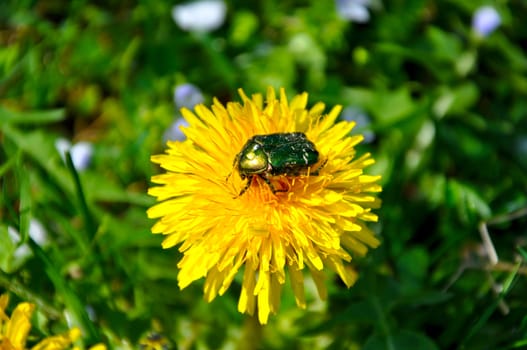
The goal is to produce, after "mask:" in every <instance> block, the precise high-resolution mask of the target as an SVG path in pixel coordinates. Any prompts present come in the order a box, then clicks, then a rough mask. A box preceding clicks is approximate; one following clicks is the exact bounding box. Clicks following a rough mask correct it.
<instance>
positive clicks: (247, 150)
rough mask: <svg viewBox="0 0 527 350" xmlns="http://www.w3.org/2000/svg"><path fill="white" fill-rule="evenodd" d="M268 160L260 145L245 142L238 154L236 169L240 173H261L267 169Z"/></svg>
mask: <svg viewBox="0 0 527 350" xmlns="http://www.w3.org/2000/svg"><path fill="white" fill-rule="evenodd" d="M268 165H269V160H268V159H267V154H265V152H264V150H263V149H262V147H261V146H260V145H259V144H258V143H256V142H252V143H249V144H247V145H246V146H245V147H244V148H243V150H242V152H241V153H240V154H239V159H238V170H239V172H240V175H242V177H243V175H249V174H261V173H263V172H265V171H266V170H267V167H268Z"/></svg>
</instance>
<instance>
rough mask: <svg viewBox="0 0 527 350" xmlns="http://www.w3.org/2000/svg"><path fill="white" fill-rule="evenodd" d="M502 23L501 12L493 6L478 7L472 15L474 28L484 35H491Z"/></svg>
mask: <svg viewBox="0 0 527 350" xmlns="http://www.w3.org/2000/svg"><path fill="white" fill-rule="evenodd" d="M500 24H501V17H500V14H499V13H498V11H496V9H495V8H494V7H492V6H482V7H480V8H478V9H477V10H476V12H474V17H472V29H473V30H474V31H475V32H476V33H477V34H478V35H480V36H482V37H486V36H489V35H490V34H491V33H492V32H493V31H494V30H496V28H498V27H499V26H500Z"/></svg>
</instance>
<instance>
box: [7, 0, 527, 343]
mask: <svg viewBox="0 0 527 350" xmlns="http://www.w3.org/2000/svg"><path fill="white" fill-rule="evenodd" d="M383 3H384V4H383V5H382V6H380V7H377V8H373V9H370V15H371V18H370V20H369V21H368V22H367V23H364V24H358V23H350V22H347V21H344V20H342V19H340V18H338V16H337V14H336V12H335V8H334V4H333V2H332V1H328V2H324V1H317V0H306V1H297V2H294V1H285V2H284V1H277V0H273V1H260V2H243V1H232V2H229V3H228V13H227V18H226V21H225V23H224V24H223V25H222V26H221V27H220V28H219V29H218V30H215V31H213V32H210V33H206V34H205V33H202V34H192V33H188V32H185V31H182V30H181V29H179V28H178V26H177V25H176V24H175V23H174V21H173V19H172V17H171V14H170V13H171V8H172V6H173V5H174V3H172V2H167V1H156V2H153V1H152V2H147V1H124V2H117V1H110V2H109V3H108V4H103V3H102V2H97V3H94V2H89V1H82V0H79V1H70V2H66V1H64V2H61V1H51V2H49V1H48V2H46V1H4V2H2V4H1V5H0V141H1V148H0V189H1V195H0V292H3V291H7V292H8V293H9V294H10V295H11V297H12V302H11V304H10V305H11V308H10V309H12V307H13V306H14V305H15V304H16V302H17V301H21V300H26V301H31V302H34V303H36V304H37V307H38V310H39V316H38V317H35V320H34V334H37V335H38V334H56V333H59V332H61V331H63V330H65V329H66V328H68V327H69V325H68V323H67V321H66V316H65V315H66V314H67V315H68V319H69V320H71V322H73V324H76V325H79V326H81V327H82V329H83V338H84V340H85V344H94V343H96V342H99V341H103V342H104V343H106V344H107V345H108V347H109V348H110V349H128V348H136V347H137V344H138V343H139V339H140V338H141V337H142V336H144V335H145V334H148V333H149V332H151V331H156V332H159V333H161V334H163V335H164V336H165V337H166V338H167V339H168V340H169V342H170V344H171V346H172V348H174V349H176V348H179V349H219V348H224V349H230V348H240V349H246V348H250V347H254V348H261V349H283V348H287V349H318V348H321V349H322V348H324V349H410V348H415V349H417V348H418V349H520V348H523V347H525V346H527V301H526V298H525V290H526V288H527V283H526V282H527V279H526V274H527V271H526V266H525V262H526V260H527V254H526V253H525V251H526V250H527V248H526V242H527V236H526V232H527V231H526V227H527V215H525V214H526V212H525V208H526V207H527V99H526V98H525V96H527V74H526V72H527V56H526V54H525V51H524V50H523V49H522V47H523V46H524V44H525V40H526V37H527V29H526V27H525V25H524V19H525V18H526V16H527V5H526V4H525V3H524V2H523V1H521V0H509V1H500V2H496V3H495V6H496V8H497V9H498V11H499V13H500V15H501V19H502V23H501V25H500V26H499V27H498V28H497V29H496V31H494V32H493V33H492V34H490V35H489V36H488V37H484V38H483V37H477V36H476V35H475V34H474V33H473V31H472V29H471V20H472V15H473V13H474V11H475V10H476V9H477V8H478V7H479V6H480V5H484V4H488V2H486V1H477V0H472V1H464V2H457V1H425V0H412V1H406V2H403V1H384V2H383ZM182 83H192V84H194V85H196V86H198V87H199V88H200V89H201V90H202V91H203V94H204V96H205V100H206V104H211V102H212V97H214V96H215V97H217V98H218V99H219V100H220V101H222V102H226V101H229V100H238V97H237V92H236V89H237V88H238V87H241V88H243V89H244V90H245V91H246V92H247V93H248V94H251V93H255V92H261V93H265V90H266V88H267V86H268V85H272V86H274V87H284V88H285V89H286V91H287V92H288V94H289V95H290V96H292V95H294V94H295V93H296V92H302V91H307V92H309V94H310V97H309V100H310V102H311V103H314V102H316V101H324V102H325V103H326V105H327V106H328V107H331V106H334V105H336V104H341V105H343V106H344V107H347V106H353V107H357V108H360V109H361V110H362V111H364V112H365V113H366V114H367V115H368V116H369V117H370V119H371V124H370V125H369V126H368V128H369V130H371V131H373V132H374V133H375V140H374V141H373V142H372V143H369V144H363V145H360V146H359V147H358V151H359V153H363V152H372V153H373V155H374V158H375V159H376V160H377V163H376V165H375V166H374V167H372V169H370V171H371V173H373V174H382V176H383V177H382V182H383V192H382V193H381V195H380V196H381V198H382V200H383V205H382V208H381V209H380V210H379V211H378V212H379V215H380V221H379V223H378V224H375V225H372V227H373V229H374V230H375V232H377V233H378V234H379V237H380V239H381V240H382V242H383V243H382V245H381V246H380V247H379V248H378V249H376V250H374V251H371V252H370V253H369V255H368V256H367V257H366V258H364V259H361V260H360V261H358V269H359V271H360V278H359V281H358V282H357V284H356V285H355V286H354V287H353V288H351V289H350V290H348V289H346V288H345V286H343V285H342V284H341V283H340V282H338V281H337V279H333V278H332V277H330V278H328V281H327V284H328V288H329V297H328V300H327V302H320V301H319V300H318V299H317V297H316V296H315V295H314V294H313V293H311V292H310V290H309V288H306V289H307V291H308V300H309V306H308V309H307V310H300V309H298V308H296V306H295V305H294V297H293V295H292V293H291V291H290V290H288V288H284V291H285V292H284V293H283V296H282V298H283V300H282V305H281V310H280V312H279V314H278V315H277V316H273V317H271V319H270V322H269V324H268V325H267V326H265V327H259V326H257V325H255V324H254V320H253V319H251V318H249V317H246V316H245V315H242V314H239V313H238V312H237V310H236V305H237V299H238V295H239V290H240V284H239V281H238V282H235V283H234V285H233V286H232V287H231V288H230V289H229V291H228V292H227V293H226V295H224V296H222V297H219V298H216V300H214V302H212V303H210V304H208V303H206V302H205V301H204V300H203V297H202V296H203V293H202V286H203V283H202V282H198V283H194V284H193V285H191V286H190V287H188V288H186V289H185V290H183V291H180V290H179V288H178V286H177V280H176V278H177V272H178V271H177V266H176V264H177V261H178V260H179V258H180V253H179V252H178V251H177V249H169V250H163V249H162V248H161V241H162V237H159V236H155V235H152V234H151V233H150V227H151V226H152V224H153V221H152V220H149V219H147V217H146V213H145V212H146V209H147V208H148V207H150V206H151V205H152V204H153V203H154V200H153V198H151V197H149V196H147V195H146V191H147V188H148V187H149V186H150V182H149V180H150V177H151V176H152V175H153V174H157V173H159V172H160V169H158V168H156V167H155V166H154V165H153V164H152V163H151V162H150V160H149V158H150V155H152V154H157V153H160V152H162V150H163V148H164V144H163V134H164V132H165V130H166V129H167V128H169V126H170V125H171V123H172V122H173V121H174V119H175V116H176V114H177V111H176V109H175V107H174V104H173V89H174V87H175V86H176V85H179V84H182ZM326 110H327V109H326ZM58 138H66V139H68V140H72V141H73V142H74V143H75V142H78V141H89V142H91V143H92V144H93V145H94V154H93V158H92V161H91V164H90V165H89V167H88V168H87V169H86V170H83V171H77V170H75V167H74V166H73V164H72V162H71V160H70V159H69V158H66V160H67V161H66V162H64V161H63V160H62V159H61V157H60V155H59V153H58V152H57V150H56V148H55V142H56V140H57V139H58ZM35 219H36V220H38V221H39V222H40V223H42V225H43V226H44V228H45V230H46V232H47V235H48V240H47V243H46V244H39V243H37V242H35V241H33V239H31V238H30V236H29V230H30V223H31V221H32V220H35ZM482 222H483V223H487V228H488V232H489V236H490V238H491V240H492V243H493V246H494V247H495V249H496V252H497V255H498V257H499V262H498V264H496V265H491V264H490V261H489V259H488V255H487V253H486V252H485V251H484V250H482V247H483V240H482V238H481V235H480V230H479V227H480V223H482ZM9 230H11V231H12V230H16V231H17V232H19V233H20V237H21V241H20V242H19V243H14V242H13V241H12V239H11V238H10V236H9ZM20 244H27V245H28V247H29V250H30V252H31V254H30V255H29V256H26V257H20V256H18V255H16V254H15V252H16V251H17V248H18V246H19V245H20ZM498 286H499V287H500V289H498V290H495V288H496V287H498ZM504 311H507V313H504Z"/></svg>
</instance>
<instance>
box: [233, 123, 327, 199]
mask: <svg viewBox="0 0 527 350" xmlns="http://www.w3.org/2000/svg"><path fill="white" fill-rule="evenodd" d="M318 160H319V153H318V151H317V149H316V148H315V145H314V144H313V142H311V141H309V140H308V139H307V137H306V135H305V134H304V133H302V132H284V133H275V134H268V135H255V136H253V137H252V138H250V139H249V140H248V141H247V142H246V143H245V145H244V146H243V148H242V150H241V151H240V153H238V154H237V155H236V158H235V159H234V167H236V168H237V169H238V173H239V174H240V177H241V178H242V180H245V179H248V180H247V183H246V184H245V187H244V188H243V189H242V190H241V191H240V194H239V195H238V197H239V196H241V195H242V194H244V193H245V191H247V189H248V188H249V186H250V185H251V183H252V180H253V178H254V177H259V178H261V179H262V180H264V181H265V183H266V184H267V185H268V186H269V188H270V189H271V191H272V192H273V193H276V192H283V191H282V190H277V189H275V187H274V186H273V184H272V183H271V181H270V180H269V177H270V176H275V175H288V176H298V175H301V174H307V173H308V168H309V167H310V166H313V165H315V164H316V163H317V162H318ZM318 170H319V169H317V171H318ZM317 171H314V172H311V173H310V174H311V175H316V173H317Z"/></svg>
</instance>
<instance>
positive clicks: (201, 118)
mask: <svg viewBox="0 0 527 350" xmlns="http://www.w3.org/2000/svg"><path fill="white" fill-rule="evenodd" d="M239 93H240V96H241V98H242V103H236V102H230V103H227V105H226V106H224V105H222V104H221V103H220V102H219V101H217V100H214V103H213V105H212V107H211V108H210V109H209V108H207V107H205V106H203V105H198V106H196V107H195V109H194V112H191V111H190V110H188V109H183V110H182V113H183V116H184V118H185V119H186V121H187V122H188V125H189V126H188V127H187V128H185V129H184V130H183V132H184V134H185V136H186V139H185V140H184V141H169V142H168V143H167V145H168V149H167V151H166V153H165V154H162V155H155V156H153V157H152V161H153V162H154V163H157V164H159V165H160V166H161V167H162V168H163V169H165V170H166V172H165V173H164V174H160V175H155V176H153V177H152V182H153V183H155V184H156V185H157V186H154V187H152V188H150V189H149V194H150V195H152V196H154V197H156V198H157V200H158V203H157V204H156V205H154V206H153V207H152V208H150V209H149V210H148V216H149V217H150V218H156V219H158V220H157V222H156V223H155V224H154V226H153V227H152V232H153V233H158V234H163V235H165V236H166V238H165V240H164V241H163V244H162V246H163V247H164V248H170V247H173V246H176V245H177V246H179V250H180V251H181V252H182V253H183V258H182V259H181V261H180V262H179V263H178V267H179V269H180V271H179V274H178V282H179V286H180V288H185V287H186V286H188V285H189V284H190V283H192V282H193V281H195V280H198V279H200V278H203V277H204V278H205V287H204V293H205V298H206V299H207V300H208V301H211V300H213V299H214V298H215V297H216V296H217V295H222V294H224V293H225V292H226V291H227V289H228V288H229V286H230V284H231V283H232V281H233V279H234V277H235V276H236V275H237V273H238V272H240V273H242V271H243V280H242V290H241V295H240V298H239V302H238V310H239V311H240V312H244V313H249V314H251V315H252V314H253V313H254V312H255V311H256V310H257V313H258V319H259V321H260V322H261V323H262V324H265V323H267V320H268V317H269V314H270V313H276V312H277V310H278V307H279V302H280V293H281V288H282V286H283V285H284V283H285V281H286V271H287V275H288V278H289V279H290V281H291V286H292V289H293V293H294V295H295V299H296V303H297V305H298V306H300V307H302V308H304V307H305V306H306V301H305V296H304V270H306V271H309V272H310V273H311V275H312V277H313V280H314V281H315V284H316V286H317V289H318V293H319V295H320V296H321V297H322V298H325V297H326V294H327V292H326V287H325V283H324V273H323V270H324V269H328V270H332V271H334V272H336V273H337V274H338V275H339V276H340V278H341V279H342V280H343V282H344V283H345V284H346V285H347V286H348V287H350V286H351V285H353V283H354V282H355V280H356V279H357V273H356V272H355V270H353V268H352V266H351V265H350V264H349V262H350V261H351V259H352V256H356V255H364V254H365V253H366V252H367V250H368V247H377V246H378V245H379V241H378V239H377V238H376V237H375V236H374V234H373V233H372V232H371V231H370V230H369V229H368V228H367V227H366V225H365V222H368V221H376V220H377V216H376V215H375V214H373V213H372V212H371V210H372V209H374V208H377V207H378V206H379V205H380V202H379V200H378V199H377V198H376V197H375V196H374V193H376V192H380V191H381V187H380V185H378V184H377V182H378V181H379V179H380V176H371V175H366V174H364V172H363V170H364V168H365V167H367V166H368V165H371V164H373V162H374V161H373V159H372V158H371V156H370V155H369V154H364V155H362V156H360V157H357V156H356V154H355V149H354V146H355V145H357V144H358V143H359V142H360V141H362V136H360V135H355V136H350V131H351V130H352V128H353V126H354V123H352V122H346V121H340V122H336V121H337V118H338V114H339V112H340V110H341V107H340V106H337V107H334V108H333V109H331V111H330V112H329V113H328V114H323V111H324V104H322V103H317V104H315V105H314V106H313V107H312V108H310V109H307V108H306V106H307V94H306V93H303V94H300V95H297V96H295V97H294V98H293V99H292V100H291V101H288V100H287V97H286V95H285V91H284V90H283V89H281V90H280V94H279V96H278V97H277V96H276V95H275V92H274V90H273V89H269V90H268V92H267V96H266V100H265V103H264V101H263V97H262V95H259V94H256V95H253V96H252V97H251V98H249V97H247V96H246V95H245V93H244V92H243V91H241V90H240V91H239ZM275 134H276V135H278V136H273V137H272V138H268V137H267V138H265V137H264V138H263V139H258V141H259V142H260V143H261V145H260V146H261V147H263V149H264V151H265V152H264V155H263V156H261V155H260V156H261V157H265V158H258V157H260V156H257V155H256V151H254V154H250V152H252V149H251V150H247V152H246V153H244V150H245V148H244V146H247V142H248V140H251V139H253V138H254V137H255V136H257V135H264V136H265V135H275ZM286 137H289V139H286ZM289 141H290V144H287V146H284V147H282V146H283V145H284V144H285V143H287V142H289ZM270 142H272V143H270ZM311 145H312V146H311ZM313 147H314V148H313ZM273 152H274V153H273ZM243 155H246V156H247V159H246V160H247V163H240V157H241V156H243ZM259 162H260V163H259ZM266 162H267V163H268V164H267V163H266ZM293 163H294V164H293ZM251 167H252V168H251ZM240 169H242V171H240ZM245 170H247V171H245ZM253 170H254V171H255V172H256V173H254V172H251V171H253Z"/></svg>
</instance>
